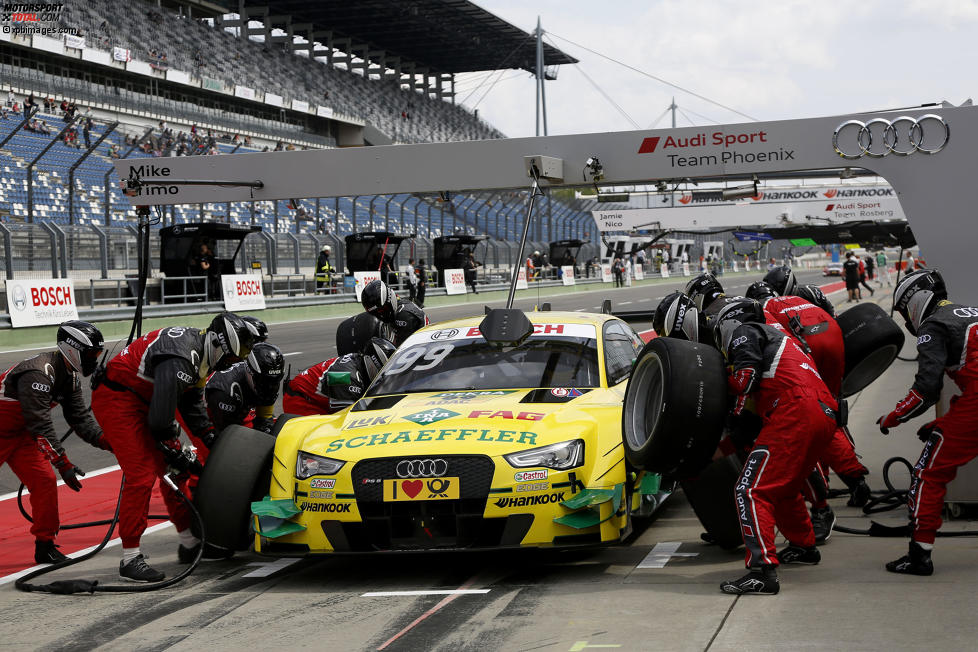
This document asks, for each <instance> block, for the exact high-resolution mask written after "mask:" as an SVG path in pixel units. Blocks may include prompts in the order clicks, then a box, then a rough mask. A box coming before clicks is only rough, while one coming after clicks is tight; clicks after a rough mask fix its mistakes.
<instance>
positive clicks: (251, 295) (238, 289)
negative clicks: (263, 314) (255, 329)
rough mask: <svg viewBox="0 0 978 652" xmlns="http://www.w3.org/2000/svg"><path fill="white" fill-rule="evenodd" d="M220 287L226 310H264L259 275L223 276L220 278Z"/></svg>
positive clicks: (263, 294) (263, 297)
mask: <svg viewBox="0 0 978 652" xmlns="http://www.w3.org/2000/svg"><path fill="white" fill-rule="evenodd" d="M221 287H222V289H223V290H224V307H225V308H226V309H227V310H230V311H232V312H234V311H236V310H264V309H265V290H264V288H263V287H262V279H261V276H260V275H259V274H224V275H223V276H221Z"/></svg>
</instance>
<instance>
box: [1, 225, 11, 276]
mask: <svg viewBox="0 0 978 652" xmlns="http://www.w3.org/2000/svg"><path fill="white" fill-rule="evenodd" d="M0 234H3V264H4V267H5V268H6V272H7V278H8V279H13V277H14V258H13V247H12V246H11V245H10V240H11V234H10V229H9V228H8V227H7V226H6V225H5V224H2V223H0Z"/></svg>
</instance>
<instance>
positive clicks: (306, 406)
mask: <svg viewBox="0 0 978 652" xmlns="http://www.w3.org/2000/svg"><path fill="white" fill-rule="evenodd" d="M369 385H370V378H369V377H368V376H367V370H366V368H365V367H364V364H363V356H361V355H360V354H359V353H348V354H346V355H344V356H340V357H337V358H330V359H329V360H326V361H324V362H320V363H319V364H315V365H313V366H311V367H309V368H308V369H305V370H304V371H303V372H302V373H300V374H299V375H298V376H296V377H295V378H292V379H291V380H289V381H288V383H286V385H285V392H284V396H283V397H282V410H283V412H284V413H285V414H297V415H300V416H308V415H311V414H333V413H334V412H339V411H340V410H342V409H343V408H346V407H349V406H351V405H353V404H354V403H356V402H357V401H358V400H359V399H360V397H361V396H363V393H364V392H365V391H367V387H368V386H369Z"/></svg>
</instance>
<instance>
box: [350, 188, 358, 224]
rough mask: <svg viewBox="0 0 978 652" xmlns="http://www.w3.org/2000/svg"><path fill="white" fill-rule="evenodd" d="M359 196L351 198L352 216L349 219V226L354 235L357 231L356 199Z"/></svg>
mask: <svg viewBox="0 0 978 652" xmlns="http://www.w3.org/2000/svg"><path fill="white" fill-rule="evenodd" d="M359 196H360V195H355V196H354V197H353V216H352V217H351V218H350V224H351V226H352V228H353V232H354V233H356V232H357V231H358V230H359V229H358V228H357V197H359Z"/></svg>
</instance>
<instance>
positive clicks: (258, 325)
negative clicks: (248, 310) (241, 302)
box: [241, 315, 268, 343]
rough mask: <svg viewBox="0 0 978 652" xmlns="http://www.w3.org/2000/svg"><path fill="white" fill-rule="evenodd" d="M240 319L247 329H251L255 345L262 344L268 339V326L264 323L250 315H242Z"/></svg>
mask: <svg viewBox="0 0 978 652" xmlns="http://www.w3.org/2000/svg"><path fill="white" fill-rule="evenodd" d="M241 319H243V320H244V322H245V323H246V324H248V328H249V329H251V334H252V335H254V336H255V342H256V343H257V342H264V341H265V340H267V339H268V326H266V325H265V322H263V321H262V320H260V319H258V317H252V316H251V315H242V316H241Z"/></svg>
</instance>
